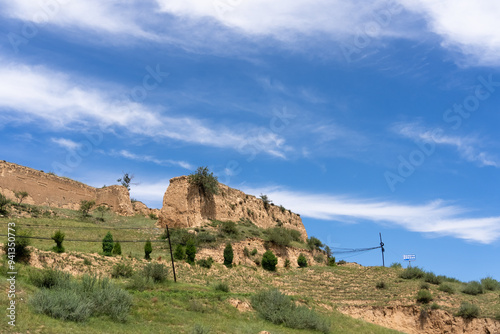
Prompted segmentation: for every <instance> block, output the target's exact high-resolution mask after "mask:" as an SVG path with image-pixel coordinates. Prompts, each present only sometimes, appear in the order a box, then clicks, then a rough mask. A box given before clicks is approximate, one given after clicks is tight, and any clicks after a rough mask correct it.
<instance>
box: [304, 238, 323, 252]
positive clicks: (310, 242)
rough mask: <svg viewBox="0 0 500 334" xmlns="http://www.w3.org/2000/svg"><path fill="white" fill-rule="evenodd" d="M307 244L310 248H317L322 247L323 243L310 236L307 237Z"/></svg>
mask: <svg viewBox="0 0 500 334" xmlns="http://www.w3.org/2000/svg"><path fill="white" fill-rule="evenodd" d="M307 245H308V246H309V248H310V249H311V250H315V249H316V250H319V249H320V248H321V247H323V246H324V245H323V243H322V242H321V241H320V240H319V239H318V238H316V237H310V238H309V239H307Z"/></svg>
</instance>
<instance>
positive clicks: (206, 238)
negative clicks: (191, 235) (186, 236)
mask: <svg viewBox="0 0 500 334" xmlns="http://www.w3.org/2000/svg"><path fill="white" fill-rule="evenodd" d="M197 239H198V242H200V243H211V242H215V241H216V240H217V238H216V237H215V235H213V234H211V233H208V232H200V233H198V235H197Z"/></svg>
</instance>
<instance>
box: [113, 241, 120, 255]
mask: <svg viewBox="0 0 500 334" xmlns="http://www.w3.org/2000/svg"><path fill="white" fill-rule="evenodd" d="M111 253H112V254H113V255H122V245H120V242H119V241H117V242H115V244H114V245H113V251H112V252H111Z"/></svg>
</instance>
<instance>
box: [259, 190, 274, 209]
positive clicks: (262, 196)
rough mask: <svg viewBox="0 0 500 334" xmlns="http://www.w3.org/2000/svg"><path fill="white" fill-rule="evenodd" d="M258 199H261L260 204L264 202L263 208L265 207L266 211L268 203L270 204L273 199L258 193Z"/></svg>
mask: <svg viewBox="0 0 500 334" xmlns="http://www.w3.org/2000/svg"><path fill="white" fill-rule="evenodd" d="M260 199H261V200H262V204H264V209H266V211H267V210H269V205H271V204H272V203H273V201H271V200H270V199H269V197H267V195H262V194H260Z"/></svg>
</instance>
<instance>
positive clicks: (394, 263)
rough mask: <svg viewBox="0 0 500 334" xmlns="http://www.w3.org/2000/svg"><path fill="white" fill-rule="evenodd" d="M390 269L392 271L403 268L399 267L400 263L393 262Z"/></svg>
mask: <svg viewBox="0 0 500 334" xmlns="http://www.w3.org/2000/svg"><path fill="white" fill-rule="evenodd" d="M391 268H394V269H402V268H403V266H402V265H401V263H399V262H393V263H392V264H391Z"/></svg>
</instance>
